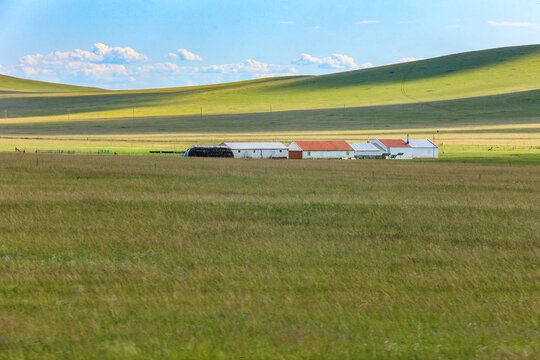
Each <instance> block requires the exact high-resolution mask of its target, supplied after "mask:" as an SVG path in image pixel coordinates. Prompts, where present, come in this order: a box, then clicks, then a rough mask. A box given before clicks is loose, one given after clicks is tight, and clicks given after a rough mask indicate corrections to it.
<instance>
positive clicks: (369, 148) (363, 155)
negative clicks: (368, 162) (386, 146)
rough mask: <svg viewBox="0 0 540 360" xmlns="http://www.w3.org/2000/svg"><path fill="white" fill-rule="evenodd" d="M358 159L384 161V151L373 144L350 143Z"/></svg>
mask: <svg viewBox="0 0 540 360" xmlns="http://www.w3.org/2000/svg"><path fill="white" fill-rule="evenodd" d="M349 145H351V147H352V148H353V149H354V157H355V158H357V159H384V154H385V152H384V150H383V149H381V148H380V147H378V146H377V145H375V144H373V143H349Z"/></svg>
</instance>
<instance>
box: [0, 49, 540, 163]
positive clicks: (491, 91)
mask: <svg viewBox="0 0 540 360" xmlns="http://www.w3.org/2000/svg"><path fill="white" fill-rule="evenodd" d="M539 79H540V45H529V46H521V47H510V48H500V49H491V50H484V51H477V52H470V53H463V54H455V55H449V56H445V57H440V58H434V59H428V60H423V61H417V62H412V63H406V64H397V65H389V66H383V67H378V68H373V69H365V70H358V71H350V72H344V73H338V74H331V75H325V76H297V77H281V78H269V79H260V80H252V81H244V82H239V83H229V84H220V85H208V86H198V87H186V88H170V89H150V90H135V91H105V90H99V89H91V88H78V87H73V86H64V85H58V84H50V83H39V82H32V81H27V80H21V79H15V78H9V77H2V76H0V116H1V115H4V118H3V119H1V120H0V150H3V151H13V150H14V148H15V147H18V148H22V149H27V150H28V151H35V150H36V149H41V150H52V149H57V148H59V149H67V148H70V150H75V151H78V152H89V151H94V152H95V151H97V150H98V149H101V148H102V147H103V146H106V147H107V149H110V150H112V151H117V152H120V153H126V154H127V153H131V154H133V153H135V154H140V153H145V152H147V151H148V150H152V149H170V148H174V149H178V150H182V149H185V148H186V147H188V146H189V145H191V144H193V143H209V144H216V143H219V142H221V141H223V140H230V141H232V140H236V139H242V140H247V141H250V140H252V141H259V140H278V141H285V142H287V141H291V140H293V139H299V138H303V139H316V138H336V139H346V140H350V141H365V140H367V138H368V137H370V138H374V137H378V136H385V137H388V136H392V137H405V136H406V134H407V133H409V134H411V136H416V137H428V138H430V139H431V138H432V136H433V132H434V131H436V130H439V134H440V136H439V137H438V138H436V142H437V144H438V145H443V146H444V145H463V146H473V145H476V146H484V147H485V146H487V147H488V148H489V147H491V146H502V147H513V146H518V147H524V148H526V147H531V146H533V147H534V146H538V145H539V144H540V135H539V130H538V129H539V127H538V126H539V124H540V120H539V114H540V80H539ZM270 110H271V111H270ZM454 148H455V149H457V148H459V147H454ZM510 154H511V153H509V154H508V155H510Z"/></svg>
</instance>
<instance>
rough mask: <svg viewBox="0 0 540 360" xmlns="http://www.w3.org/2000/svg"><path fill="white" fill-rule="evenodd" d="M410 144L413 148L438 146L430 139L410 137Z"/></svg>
mask: <svg viewBox="0 0 540 360" xmlns="http://www.w3.org/2000/svg"><path fill="white" fill-rule="evenodd" d="M409 145H410V146H411V147H413V148H430V149H431V148H436V147H437V145H435V144H434V143H432V142H431V141H429V140H428V139H410V140H409Z"/></svg>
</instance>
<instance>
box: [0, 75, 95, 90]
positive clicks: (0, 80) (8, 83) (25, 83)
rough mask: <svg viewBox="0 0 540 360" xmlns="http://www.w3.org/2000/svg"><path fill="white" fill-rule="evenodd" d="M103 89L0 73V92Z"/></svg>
mask: <svg viewBox="0 0 540 360" xmlns="http://www.w3.org/2000/svg"><path fill="white" fill-rule="evenodd" d="M85 91H103V89H98V88H93V87H83V86H74V85H65V84H56V83H49V82H43V81H34V80H26V79H19V78H16V77H12V76H7V75H0V94H1V93H11V92H39V93H44V92H85Z"/></svg>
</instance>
